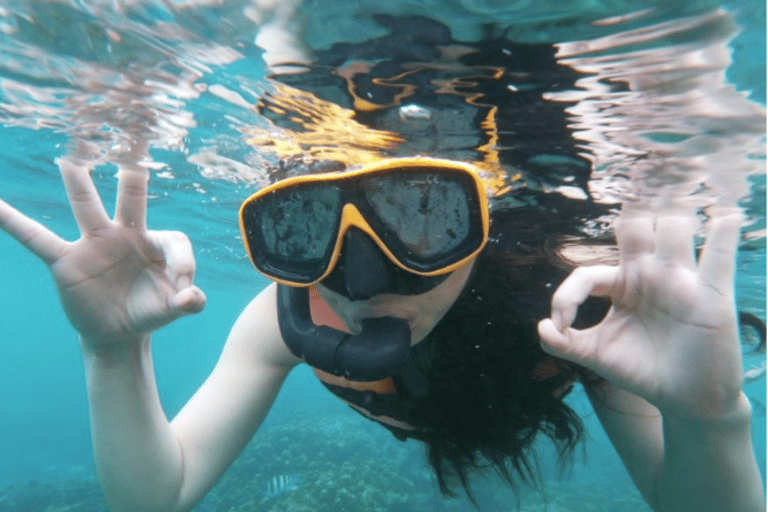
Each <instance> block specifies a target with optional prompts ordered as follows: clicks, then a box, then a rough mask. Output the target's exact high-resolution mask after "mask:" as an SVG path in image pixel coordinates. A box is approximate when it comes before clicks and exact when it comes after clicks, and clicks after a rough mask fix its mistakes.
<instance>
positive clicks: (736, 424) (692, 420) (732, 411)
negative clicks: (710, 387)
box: [660, 391, 752, 435]
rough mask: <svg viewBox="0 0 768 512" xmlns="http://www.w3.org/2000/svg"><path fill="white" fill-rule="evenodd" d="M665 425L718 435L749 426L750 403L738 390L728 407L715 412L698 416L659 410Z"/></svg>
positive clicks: (750, 417)
mask: <svg viewBox="0 0 768 512" xmlns="http://www.w3.org/2000/svg"><path fill="white" fill-rule="evenodd" d="M660 412H661V414H662V418H663V419H664V423H665V425H667V426H668V427H670V428H675V429H682V430H686V431H690V432H701V433H706V432H716V433H718V435H720V434H721V433H722V432H724V431H728V430H732V429H737V430H740V429H743V428H744V427H746V428H747V429H748V428H749V425H750V422H751V419H752V405H751V404H750V403H749V398H747V395H746V394H744V392H743V391H739V393H738V394H737V396H736V397H734V399H733V402H732V404H731V406H730V407H728V408H725V409H721V410H720V411H718V412H717V413H716V414H706V415H704V414H702V415H699V416H681V415H678V414H675V413H674V412H671V411H664V410H661V411H660Z"/></svg>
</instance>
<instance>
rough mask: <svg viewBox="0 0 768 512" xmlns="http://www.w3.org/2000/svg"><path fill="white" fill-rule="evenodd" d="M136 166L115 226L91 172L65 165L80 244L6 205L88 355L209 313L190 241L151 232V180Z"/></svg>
mask: <svg viewBox="0 0 768 512" xmlns="http://www.w3.org/2000/svg"><path fill="white" fill-rule="evenodd" d="M137 160H138V158H136V159H132V160H131V161H130V162H127V163H122V164H119V165H118V168H119V178H118V180H119V181H118V192H117V206H116V211H115V216H114V219H110V218H109V216H108V215H107V212H106V210H105V209H104V206H103V204H102V202H101V199H100V198H99V195H98V192H97V190H96V187H95V185H94V183H93V181H92V180H91V177H90V169H89V167H88V166H87V165H85V164H83V163H82V162H79V161H78V159H77V158H76V157H66V158H62V159H61V160H60V162H59V164H60V168H61V174H62V177H63V179H64V184H65V187H66V190H67V196H68V197H69V202H70V205H71V206H72V212H73V213H74V217H75V220H76V221H77V225H78V227H79V229H80V234H81V236H80V239H79V240H77V241H75V242H68V241H66V240H63V239H62V238H60V237H59V236H57V235H56V234H55V233H53V232H51V231H50V230H49V229H48V228H46V227H45V226H43V225H42V224H40V223H38V222H36V221H34V220H32V219H30V218H29V217H27V216H25V215H24V214H22V213H20V212H19V211H18V210H16V209H14V208H12V207H11V206H10V205H8V204H7V203H5V202H4V201H2V200H0V227H1V228H2V229H4V230H5V231H7V232H8V233H9V234H10V235H11V236H13V237H14V238H16V239H17V240H18V241H19V242H21V243H22V244H23V245H24V246H25V247H27V248H28V249H29V250H30V251H31V252H32V253H34V254H35V255H37V256H38V257H39V258H40V259H42V260H43V261H44V262H45V263H46V264H47V265H48V266H49V268H50V269H51V273H52V274H53V277H54V280H55V282H56V286H57V287H58V290H59V296H60V297H61V302H62V305H63V306H64V311H65V312H66V314H67V316H68V317H69V321H70V322H71V323H72V325H73V326H74V328H75V329H76V330H77V331H78V332H79V333H80V335H81V337H82V342H83V344H84V348H86V349H91V350H98V349H100V348H107V347H109V346H113V344H115V343H120V342H130V341H134V340H139V339H141V338H143V337H145V336H146V335H147V334H149V333H150V332H151V331H154V330H155V329H158V328H160V327H162V326H164V325H166V324H168V323H170V322H171V321H173V320H174V319H176V318H178V317H180V316H182V315H186V314H189V313H197V312H199V311H201V310H202V309H203V307H204V306H205V294H204V293H203V292H202V291H201V290H200V289H199V288H197V287H196V286H194V284H193V278H194V272H195V260H194V256H193V254H192V246H191V244H190V242H189V239H188V238H187V237H186V236H185V235H184V234H183V233H180V232H170V231H148V230H147V228H146V205H147V181H148V177H149V173H148V171H147V170H146V168H144V167H142V166H140V165H139V164H138V163H137Z"/></svg>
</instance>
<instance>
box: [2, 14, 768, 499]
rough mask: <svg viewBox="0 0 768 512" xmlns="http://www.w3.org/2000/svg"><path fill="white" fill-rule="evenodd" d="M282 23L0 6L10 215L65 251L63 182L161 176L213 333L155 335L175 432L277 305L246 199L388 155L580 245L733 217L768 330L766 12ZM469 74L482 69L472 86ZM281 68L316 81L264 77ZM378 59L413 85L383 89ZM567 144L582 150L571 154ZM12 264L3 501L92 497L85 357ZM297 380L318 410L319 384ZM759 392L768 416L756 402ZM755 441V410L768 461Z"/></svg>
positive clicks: (745, 270) (296, 17) (744, 283)
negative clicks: (552, 210)
mask: <svg viewBox="0 0 768 512" xmlns="http://www.w3.org/2000/svg"><path fill="white" fill-rule="evenodd" d="M291 3H292V2H278V7H277V8H274V6H273V7H270V6H269V5H268V4H270V2H268V1H266V0H261V1H259V0H252V1H250V2H249V1H243V0H237V1H231V2H218V1H214V0H209V1H205V0H200V1H195V0H188V1H180V0H179V1H171V0H168V1H165V2H161V1H157V2H153V1H149V0H147V1H138V0H137V1H133V0H122V1H118V0H113V1H103V2H101V1H93V2H87V1H76V0H71V1H65V0H61V1H39V2H35V1H10V0H6V1H2V0H0V143H2V146H1V147H0V164H1V165H0V173H2V175H3V178H2V186H0V197H3V199H5V200H7V201H9V202H10V203H12V204H14V205H15V206H16V207H18V208H19V209H21V210H23V211H24V212H26V213H28V214H29V215H31V216H33V217H34V218H36V219H38V220H41V221H43V222H44V223H46V225H49V226H50V227H51V228H52V229H54V230H56V231H57V232H59V233H61V234H63V235H65V236H68V237H72V238H74V237H76V236H77V232H76V230H75V227H74V225H73V222H72V221H71V217H70V214H69V210H68V206H67V203H66V200H65V196H64V194H63V187H62V185H61V184H60V181H59V177H58V166H57V161H61V159H70V160H73V161H76V162H77V163H78V164H79V165H86V166H89V167H91V168H92V169H93V176H94V179H95V180H96V182H97V184H98V185H99V188H100V190H101V191H102V194H103V198H104V199H105V201H106V202H107V203H108V205H109V204H111V202H112V201H113V195H114V189H115V180H114V174H115V171H116V166H117V165H119V164H120V162H125V161H127V160H134V161H135V160H138V161H140V162H141V163H142V165H144V166H145V167H146V168H147V169H148V170H149V171H150V172H151V174H152V181H151V185H150V192H151V194H152V196H151V199H150V214H149V215H150V219H149V222H150V226H152V227H154V228H159V229H180V230H182V231H184V232H186V233H187V234H188V235H189V236H190V238H191V239H192V241H193V243H194V246H195V250H196V255H197V258H198V265H199V268H200V270H199V276H200V281H201V286H202V287H203V288H204V289H206V290H207V291H208V292H209V295H210V296H211V299H212V300H211V302H210V304H209V308H208V309H209V311H208V312H207V313H206V315H207V316H204V317H203V318H198V319H190V320H189V321H188V322H187V323H182V325H180V326H178V327H176V326H174V327H172V328H170V329H168V330H167V331H164V333H163V334H160V335H158V338H161V339H164V340H165V341H164V343H163V345H162V346H160V347H159V348H156V350H157V354H156V358H157V363H156V365H157V367H158V374H159V376H158V378H159V380H160V383H161V390H162V391H163V393H164V395H165V397H164V398H165V401H166V405H167V407H168V409H169V414H172V413H173V411H175V410H176V409H178V407H179V406H180V405H181V404H183V402H184V401H185V400H186V397H187V396H188V395H189V393H190V392H192V391H193V390H194V389H195V388H196V386H197V385H199V383H200V382H201V379H203V378H204V376H205V374H206V373H207V371H209V370H210V367H211V366H212V364H213V363H214V362H215V360H216V357H217V354H218V351H219V350H220V347H221V344H222V343H223V340H224V339H225V337H226V332H227V329H228V326H229V324H230V323H231V322H232V320H233V319H234V317H235V316H236V314H237V312H238V310H239V309H240V308H241V307H242V306H243V305H244V304H245V302H246V301H247V300H248V299H249V297H250V296H251V295H252V294H253V293H255V292H256V291H258V290H259V289H260V288H261V287H263V286H264V285H265V284H266V281H265V280H264V279H263V278H261V277H259V276H257V275H255V273H254V272H253V271H252V269H251V267H250V264H249V263H248V262H247V260H246V258H245V254H244V251H243V249H242V244H241V242H240V240H239V232H238V227H237V218H236V212H237V210H238V208H239V205H240V203H241V202H242V200H243V199H244V198H245V197H247V196H248V195H250V194H251V193H252V192H253V191H254V190H256V189H258V188H259V187H260V186H263V185H264V184H266V183H270V182H272V181H274V180H275V179H278V178H279V177H282V176H284V175H287V174H295V173H300V172H316V171H318V170H323V169H325V168H326V167H323V166H324V165H329V162H330V165H331V167H333V165H350V164H355V163H359V162H361V161H365V159H366V158H370V156H371V155H374V154H377V155H380V154H387V155H407V154H415V153H428V154H435V155H439V156H448V157H455V158H463V159H469V160H472V161H475V162H478V163H479V164H480V165H481V167H482V168H483V170H484V172H485V175H484V177H485V179H486V182H487V184H488V187H489V193H491V194H492V196H493V201H494V204H496V205H509V204H514V202H515V201H517V200H518V198H519V196H518V195H517V194H518V193H520V192H521V191H523V192H527V191H533V192H536V193H541V194H544V195H547V194H554V195H557V196H558V197H562V198H565V199H563V200H567V201H571V202H573V204H575V203H578V202H584V201H586V200H587V198H591V200H592V202H594V203H595V204H600V205H605V207H606V210H605V211H606V212H607V213H606V215H605V216H603V217H598V218H595V219H593V220H592V222H590V223H587V224H585V226H584V227H583V230H584V233H585V235H591V234H600V233H602V232H604V231H605V230H606V229H608V227H609V226H610V220H611V216H612V215H613V214H614V213H615V208H613V207H612V205H616V204H618V203H621V202H632V203H634V204H636V205H638V207H640V208H651V209H654V210H664V209H679V208H689V209H695V210H696V211H697V212H698V213H699V216H700V218H701V220H702V232H703V229H704V226H705V224H706V219H707V218H708V215H709V214H710V213H711V212H712V211H713V208H714V207H716V206H718V205H730V204H734V203H739V204H741V205H742V206H743V207H744V208H745V210H746V211H747V213H748V220H747V222H746V224H745V228H744V237H743V241H742V252H741V255H740V267H739V275H738V284H739V291H738V299H739V307H740V309H742V310H745V311H749V312H752V313H753V314H756V315H757V316H759V317H761V318H763V319H764V318H765V216H766V214H765V110H764V105H765V3H764V2H762V1H761V0H754V1H747V2H733V3H730V4H727V3H726V4H723V3H719V2H714V1H695V2H669V1H646V2H631V1H622V0H613V1H611V0H602V1H600V0H598V1H591V2H578V3H577V2H559V1H555V0H550V1H539V2H529V1H527V0H521V1H516V2H501V1H495V0H451V1H438V0H422V1H410V2H406V1H402V2H397V1H393V2H383V3H382V2H373V1H360V2H332V1H306V2H303V3H302V4H301V5H299V6H298V7H297V8H296V10H295V12H294V13H292V14H290V13H289V14H290V16H288V15H287V14H286V12H283V11H285V10H290V8H289V7H288V6H289V5H290V4H291ZM280 6H282V7H280ZM281 9H283V11H281ZM382 14H385V15H387V16H389V17H388V18H382V17H381V16H380V15H382ZM412 16H424V17H427V18H429V19H430V20H431V21H432V22H433V23H434V25H429V26H430V27H434V29H435V30H436V31H437V30H438V28H439V27H444V28H446V29H447V30H448V33H447V35H441V36H440V37H444V38H446V39H444V41H443V43H441V44H440V45H439V52H438V53H437V54H435V55H436V56H435V58H434V59H431V60H430V59H426V58H424V57H423V55H422V54H419V53H418V52H417V50H418V49H419V48H420V47H419V45H418V42H414V43H413V44H408V45H406V44H404V43H403V40H402V39H398V38H397V37H396V36H397V34H398V33H399V32H398V31H403V30H405V28H403V27H406V26H407V24H406V23H405V21H403V20H407V19H411V18H408V17H412ZM286 19H287V20H289V21H284V20H286ZM385 19H386V20H397V21H396V22H394V21H393V22H383V21H382V20H385ZM281 20H283V21H281ZM426 26H427V25H423V27H426ZM286 34H288V35H286ZM282 37H284V38H285V39H280V38H282ZM421 37H423V38H429V37H433V35H432V33H428V32H427V31H426V29H423V30H422V33H421ZM434 37H438V36H437V35H435V36H434ZM372 42H375V44H374V43H372ZM493 45H496V46H493ZM434 48H437V46H435V47H434ZM434 48H432V49H434ZM377 52H378V53H377ZM472 52H475V54H478V55H483V56H484V59H485V57H487V59H485V60H482V61H481V60H480V59H476V61H474V62H473V63H471V64H469V63H468V61H467V60H466V59H465V58H464V56H465V55H467V54H472ZM543 55H546V58H545V57H542V56H543ZM516 56H517V57H519V58H517V60H515V58H516ZM523 57H524V58H523ZM281 59H282V60H290V61H293V62H294V63H300V64H301V66H297V67H295V68H294V69H292V71H293V73H291V74H289V75H288V74H272V75H271V76H270V74H271V73H278V72H282V71H283V68H280V67H278V66H277V65H276V64H278V63H280V62H281ZM387 59H389V60H390V61H391V62H393V63H395V62H396V63H397V64H398V66H400V68H397V69H398V72H397V73H395V72H394V71H393V72H392V73H390V74H389V75H376V78H375V79H373V78H371V77H372V76H373V75H371V73H372V71H371V70H373V69H376V70H380V69H381V68H382V66H381V64H382V62H384V61H387ZM505 59H506V60H505ZM265 60H266V61H267V62H269V63H270V66H268V65H267V64H265ZM377 64H378V65H380V66H379V67H378V68H377V67H375V66H376V65H377ZM392 69H395V68H392ZM404 70H405V71H404ZM377 72H379V71H377ZM318 84H319V85H318ZM297 91H304V92H303V93H302V94H298V92H297ZM430 95H431V96H430ZM429 97H431V98H432V100H429V99H428V98H429ZM435 98H439V99H438V100H435ZM430 101H432V102H431V103H430ZM440 105H442V107H440ZM441 108H442V110H441ZM536 109H539V110H536ZM534 111H535V112H537V113H536V114H531V112H534ZM555 113H557V116H559V117H557V116H556V115H555ZM555 118H556V119H558V120H559V121H558V122H557V123H553V122H549V120H551V119H555ZM534 119H537V120H538V121H539V122H538V124H536V125H531V124H530V122H529V121H530V120H534ZM515 120H525V123H524V124H522V125H521V123H517V124H516V122H515ZM566 127H567V132H566V131H565V130H566ZM564 133H567V135H568V137H569V140H572V139H575V141H576V142H575V143H572V142H569V143H568V146H567V147H565V146H564V145H561V144H558V143H557V141H558V140H559V137H563V134H564ZM570 137H572V139H571V138H570ZM523 140H524V143H523V142H521V141H523ZM543 169H546V172H543V171H542V170H543ZM569 204H571V203H569ZM0 249H2V250H3V251H4V252H3V256H2V258H3V259H2V261H3V265H2V266H1V267H0V272H1V273H2V280H3V282H4V286H3V287H0V304H2V305H3V306H4V307H3V315H4V316H0V338H1V339H3V342H2V344H0V354H2V355H3V357H2V358H0V365H2V366H3V370H4V371H3V377H2V378H0V396H3V397H6V398H5V403H4V404H3V405H2V406H0V421H2V422H3V423H4V424H5V425H8V429H5V430H4V431H3V433H2V434H0V453H9V454H11V455H12V456H11V457H3V458H4V459H5V460H6V461H7V462H0V481H3V482H18V481H29V480H30V479H38V480H41V481H42V480H46V479H47V480H62V479H70V478H82V479H87V478H90V476H91V475H92V467H91V466H90V452H89V450H90V448H89V446H88V432H87V428H88V427H87V425H88V419H87V412H86V410H85V402H84V400H85V398H84V396H83V395H84V393H83V389H82V387H83V386H82V370H81V368H80V362H79V357H78V349H77V343H76V338H75V336H74V334H73V333H72V332H71V328H69V327H68V325H67V324H66V321H65V320H64V318H63V315H62V314H61V311H60V308H59V306H58V305H57V302H56V300H55V292H54V291H53V289H52V286H51V284H50V283H49V282H48V281H49V280H48V277H47V274H46V273H45V269H44V268H43V267H42V266H40V265H39V264H37V263H36V262H32V261H30V257H28V256H27V255H25V254H24V252H23V251H22V250H21V249H19V248H18V247H17V246H16V245H14V244H13V243H12V242H11V241H10V240H8V239H7V237H0ZM203 333H204V334H203ZM157 345H158V344H157V343H156V346H157ZM190 354H192V355H191V356H190ZM763 361H764V359H763V358H762V357H758V356H748V357H747V358H746V359H745V365H746V366H747V367H750V366H755V365H759V364H760V363H761V362H763ZM296 379H298V380H297V381H296V382H298V383H299V384H296V389H299V390H302V389H304V387H303V386H305V384H304V382H305V381H304V380H301V379H308V377H306V375H303V374H302V375H300V376H299V377H296ZM311 385H314V383H312V384H311ZM306 386H310V384H306ZM315 392H317V393H319V394H318V396H319V397H320V398H319V399H318V400H319V401H320V402H321V403H323V404H325V403H326V401H329V400H331V399H330V398H328V397H326V396H325V395H323V394H321V393H320V391H318V390H315V389H314V388H312V391H310V392H307V393H306V394H307V396H309V397H312V396H314V395H313V394H312V393H315ZM749 392H750V393H751V394H752V395H753V398H754V399H755V400H757V401H758V402H759V403H760V404H764V403H765V391H764V381H761V383H759V384H758V385H756V387H755V388H754V389H753V388H750V390H749ZM301 394H302V392H298V393H297V394H296V395H294V396H292V397H290V398H285V399H284V400H283V401H282V402H279V403H278V406H277V409H276V411H275V412H274V413H273V415H272V416H271V418H275V419H274V422H275V425H277V426H278V427H276V428H278V429H279V428H282V427H280V425H281V423H280V420H281V418H283V416H281V415H283V414H285V415H288V416H290V414H291V413H289V412H288V411H291V410H295V409H301V407H305V408H306V407H309V408H310V409H311V407H313V406H314V405H312V404H310V402H311V400H310V401H309V402H307V403H305V402H304V401H303V398H296V396H298V395H301ZM281 407H282V408H281ZM323 407H325V405H323ZM328 407H331V406H330V405H329V406H328ZM323 410H324V409H323ZM764 420H765V408H764V405H763V408H762V410H761V411H758V417H757V418H756V421H755V427H754V428H755V436H756V438H757V439H758V443H757V445H758V446H757V449H758V453H762V454H763V455H764V452H765V448H764V442H763V440H764V438H765V421H764ZM367 427H368V426H367V425H364V426H363V428H367ZM600 435H602V434H600ZM596 443H597V444H596V446H601V443H603V439H602V437H600V439H598V440H597V441H596ZM392 449H393V450H397V449H398V448H397V447H393V448H392ZM600 456H602V455H598V457H600ZM10 461H13V462H12V464H13V465H11V462H10ZM606 464H608V463H606ZM610 464H616V461H613V462H610ZM761 465H762V467H763V468H764V466H765V460H764V456H763V457H762V458H761ZM763 472H764V469H763ZM268 477H269V476H268V475H265V476H264V478H268ZM604 477H605V476H604ZM414 478H416V477H414ZM595 478H598V477H595ZM601 478H602V477H601ZM627 481H628V480H627ZM589 499H590V500H596V501H599V500H600V498H599V497H595V496H591V497H590V498H589ZM2 500H3V498H2V494H0V510H2V506H3V505H2V504H3V501H2ZM606 503H607V501H606ZM462 506H463V505H462ZM616 506H617V507H618V506H619V505H616ZM210 507H211V509H215V507H214V505H210ZM264 510H266V508H264ZM553 510H555V509H554V508H553ZM557 510H566V508H558V509H557ZM573 510H588V509H587V508H573ZM594 510H611V508H610V507H608V506H607V505H606V507H605V508H595V509H594ZM617 510H618V509H617Z"/></svg>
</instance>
